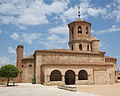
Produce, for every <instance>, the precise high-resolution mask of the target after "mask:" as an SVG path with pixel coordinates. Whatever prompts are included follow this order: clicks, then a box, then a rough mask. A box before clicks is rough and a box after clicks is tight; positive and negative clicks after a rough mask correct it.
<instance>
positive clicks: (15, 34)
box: [10, 33, 19, 40]
mask: <svg viewBox="0 0 120 96" xmlns="http://www.w3.org/2000/svg"><path fill="white" fill-rule="evenodd" d="M10 37H11V38H12V39H14V40H19V34H18V33H13V34H11V35H10Z"/></svg>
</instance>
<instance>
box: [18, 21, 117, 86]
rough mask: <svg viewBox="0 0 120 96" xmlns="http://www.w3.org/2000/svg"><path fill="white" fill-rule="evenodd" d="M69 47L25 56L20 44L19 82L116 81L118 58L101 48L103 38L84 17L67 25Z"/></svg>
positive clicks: (73, 82)
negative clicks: (34, 80) (109, 55)
mask: <svg viewBox="0 0 120 96" xmlns="http://www.w3.org/2000/svg"><path fill="white" fill-rule="evenodd" d="M68 28H69V42H68V46H69V49H47V50H35V52H34V54H33V55H30V56H27V57H23V51H24V46H23V45H18V46H17V49H16V51H17V63H16V65H17V67H18V69H19V71H20V74H19V76H18V78H17V82H21V83H31V82H32V79H33V78H34V79H36V83H39V84H43V85H60V84H65V85H81V84H113V83H115V80H116V78H115V69H116V60H117V59H116V58H113V57H108V56H105V52H102V51H100V49H99V43H100V41H99V40H98V39H97V38H96V37H93V36H91V23H89V22H86V21H83V20H81V19H78V20H75V21H73V22H71V23H70V24H68Z"/></svg>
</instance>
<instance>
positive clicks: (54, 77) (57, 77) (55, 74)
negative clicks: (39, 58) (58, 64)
mask: <svg viewBox="0 0 120 96" xmlns="http://www.w3.org/2000/svg"><path fill="white" fill-rule="evenodd" d="M50 81H62V74H61V72H60V71H59V70H54V71H52V72H51V74H50Z"/></svg>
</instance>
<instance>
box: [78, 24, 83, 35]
mask: <svg viewBox="0 0 120 96" xmlns="http://www.w3.org/2000/svg"><path fill="white" fill-rule="evenodd" d="M80 33H82V27H81V26H78V34H80Z"/></svg>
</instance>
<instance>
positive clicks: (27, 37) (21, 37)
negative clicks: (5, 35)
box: [10, 33, 41, 44]
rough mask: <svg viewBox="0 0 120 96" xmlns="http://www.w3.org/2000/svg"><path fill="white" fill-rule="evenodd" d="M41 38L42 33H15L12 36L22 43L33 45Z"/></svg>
mask: <svg viewBox="0 0 120 96" xmlns="http://www.w3.org/2000/svg"><path fill="white" fill-rule="evenodd" d="M39 36H41V34H40V33H22V34H18V33H13V34H11V35H10V37H11V38H12V39H14V40H17V41H20V42H26V43H28V44H32V41H33V40H36V39H37V38H39Z"/></svg>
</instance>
